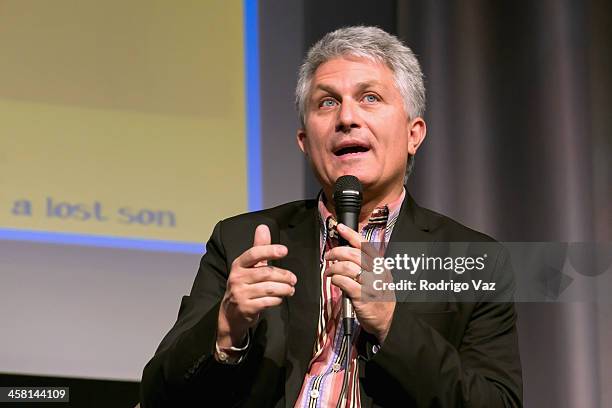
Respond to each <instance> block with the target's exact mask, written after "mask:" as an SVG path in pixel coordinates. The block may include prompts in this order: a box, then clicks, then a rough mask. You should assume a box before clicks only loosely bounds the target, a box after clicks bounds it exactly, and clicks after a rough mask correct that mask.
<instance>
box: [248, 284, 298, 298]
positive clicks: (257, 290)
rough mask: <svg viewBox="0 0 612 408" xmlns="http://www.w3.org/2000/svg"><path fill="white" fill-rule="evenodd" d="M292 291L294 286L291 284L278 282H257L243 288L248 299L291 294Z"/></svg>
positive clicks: (293, 291)
mask: <svg viewBox="0 0 612 408" xmlns="http://www.w3.org/2000/svg"><path fill="white" fill-rule="evenodd" d="M294 293H295V288H294V287H293V286H292V285H289V284H286V283H280V282H258V283H253V284H252V285H249V286H248V287H247V288H246V289H245V294H246V296H247V297H248V298H249V299H258V298H262V297H270V296H273V297H285V296H293V294H294Z"/></svg>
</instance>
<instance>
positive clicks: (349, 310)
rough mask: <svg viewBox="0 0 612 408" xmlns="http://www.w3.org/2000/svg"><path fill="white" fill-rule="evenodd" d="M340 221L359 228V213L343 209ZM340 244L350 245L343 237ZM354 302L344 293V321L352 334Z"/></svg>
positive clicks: (348, 331) (353, 227) (354, 229)
mask: <svg viewBox="0 0 612 408" xmlns="http://www.w3.org/2000/svg"><path fill="white" fill-rule="evenodd" d="M338 222H339V223H342V224H344V225H346V226H347V227H349V228H350V229H352V230H353V231H357V230H358V229H359V213H358V212H349V211H343V212H341V213H339V214H338ZM338 244H339V245H340V246H349V243H348V242H347V241H346V240H345V239H344V238H342V237H339V238H338ZM353 318H354V311H353V304H352V303H351V299H349V297H348V296H346V294H342V323H343V325H344V333H345V335H351V334H352V331H353Z"/></svg>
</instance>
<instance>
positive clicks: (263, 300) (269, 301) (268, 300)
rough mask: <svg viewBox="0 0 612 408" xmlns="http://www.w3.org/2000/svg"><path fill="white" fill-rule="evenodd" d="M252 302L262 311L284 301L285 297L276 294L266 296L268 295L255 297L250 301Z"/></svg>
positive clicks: (252, 304) (253, 305)
mask: <svg viewBox="0 0 612 408" xmlns="http://www.w3.org/2000/svg"><path fill="white" fill-rule="evenodd" d="M250 302H251V306H252V307H253V308H254V309H256V310H258V311H261V310H263V309H266V308H268V307H273V306H278V305H280V304H281V303H283V298H282V297H276V296H266V297H260V298H257V299H253V300H251V301H250Z"/></svg>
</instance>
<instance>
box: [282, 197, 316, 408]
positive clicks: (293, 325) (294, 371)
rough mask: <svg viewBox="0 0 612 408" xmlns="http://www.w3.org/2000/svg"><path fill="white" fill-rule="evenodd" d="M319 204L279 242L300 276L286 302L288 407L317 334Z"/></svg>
mask: <svg viewBox="0 0 612 408" xmlns="http://www.w3.org/2000/svg"><path fill="white" fill-rule="evenodd" d="M317 214H318V213H317V204H316V201H313V202H310V201H308V202H307V205H306V208H305V209H304V210H303V211H300V212H299V213H297V214H295V215H294V216H293V217H292V219H291V220H290V222H289V224H288V226H287V228H283V229H281V231H280V241H281V243H282V244H283V245H286V246H287V247H288V249H289V253H288V255H287V257H286V258H284V259H283V260H282V263H281V266H282V267H283V268H285V269H288V270H290V271H292V272H293V273H294V274H295V275H296V276H297V284H296V287H295V294H294V295H293V296H291V297H288V298H287V310H288V322H287V334H286V335H287V337H286V338H287V356H286V364H287V365H286V372H285V404H286V406H288V407H293V405H294V404H295V401H296V400H297V397H298V394H299V392H300V389H301V386H302V382H303V381H304V376H305V375H306V370H307V369H308V364H309V362H310V359H311V357H312V350H313V347H314V342H315V340H316V334H317V324H318V321H319V296H320V287H321V274H320V270H319V257H320V254H319V253H320V248H319V245H320V243H319V239H320V237H319V234H320V231H319V224H318V216H317Z"/></svg>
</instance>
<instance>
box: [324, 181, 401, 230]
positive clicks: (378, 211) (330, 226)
mask: <svg viewBox="0 0 612 408" xmlns="http://www.w3.org/2000/svg"><path fill="white" fill-rule="evenodd" d="M405 197H406V188H405V187H403V188H402V194H400V196H399V197H398V198H396V199H395V200H393V201H391V202H390V203H387V204H384V205H381V206H379V207H376V208H375V209H374V211H372V213H371V214H370V218H369V219H368V224H367V225H368V226H385V225H386V224H387V221H388V220H390V219H394V218H396V217H397V215H398V214H399V211H400V208H401V206H402V203H403V202H404V198H405ZM318 208H319V223H320V227H321V230H322V231H330V232H331V231H335V227H336V224H337V221H336V219H335V218H334V216H333V215H332V213H331V212H330V211H329V210H328V209H327V207H326V206H325V201H324V196H323V192H321V193H320V194H319V199H318Z"/></svg>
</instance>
